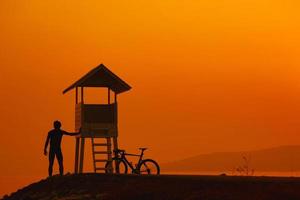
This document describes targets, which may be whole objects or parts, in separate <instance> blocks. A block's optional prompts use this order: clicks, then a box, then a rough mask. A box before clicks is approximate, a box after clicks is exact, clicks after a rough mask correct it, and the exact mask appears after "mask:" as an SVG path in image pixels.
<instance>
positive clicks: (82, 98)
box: [81, 87, 84, 104]
mask: <svg viewBox="0 0 300 200" xmlns="http://www.w3.org/2000/svg"><path fill="white" fill-rule="evenodd" d="M81 103H82V104H83V103H84V97H83V87H81Z"/></svg>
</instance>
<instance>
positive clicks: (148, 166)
mask: <svg viewBox="0 0 300 200" xmlns="http://www.w3.org/2000/svg"><path fill="white" fill-rule="evenodd" d="M146 149H147V148H139V150H141V153H140V154H130V153H125V150H120V149H117V150H115V151H114V152H115V157H114V158H113V159H112V160H113V162H109V161H108V162H107V163H106V165H105V168H106V170H105V172H106V173H108V172H109V171H108V169H111V166H109V165H111V164H114V172H115V173H117V174H127V172H128V166H129V168H130V169H131V172H132V174H156V175H158V174H159V173H160V167H159V165H158V163H157V162H156V161H154V160H152V159H143V156H144V151H145V150H146ZM126 156H139V160H138V163H137V164H135V166H134V165H133V164H132V163H131V162H129V161H128V160H127V158H126Z"/></svg>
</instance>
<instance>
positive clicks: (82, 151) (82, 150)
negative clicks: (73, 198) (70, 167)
mask: <svg viewBox="0 0 300 200" xmlns="http://www.w3.org/2000/svg"><path fill="white" fill-rule="evenodd" d="M84 141H85V138H83V137H82V138H81V144H80V161H79V173H82V172H83V159H84Z"/></svg>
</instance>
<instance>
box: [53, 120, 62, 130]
mask: <svg viewBox="0 0 300 200" xmlns="http://www.w3.org/2000/svg"><path fill="white" fill-rule="evenodd" d="M53 126H54V128H55V129H60V127H61V123H60V121H58V120H56V121H54V122H53Z"/></svg>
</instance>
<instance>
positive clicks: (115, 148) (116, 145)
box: [113, 137, 119, 173]
mask: <svg viewBox="0 0 300 200" xmlns="http://www.w3.org/2000/svg"><path fill="white" fill-rule="evenodd" d="M113 144H114V148H113V151H114V153H115V152H116V150H117V149H118V138H117V137H113ZM115 157H117V154H116V153H115ZM114 164H115V169H116V172H117V173H118V172H119V165H117V161H116V160H115V163H114Z"/></svg>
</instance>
